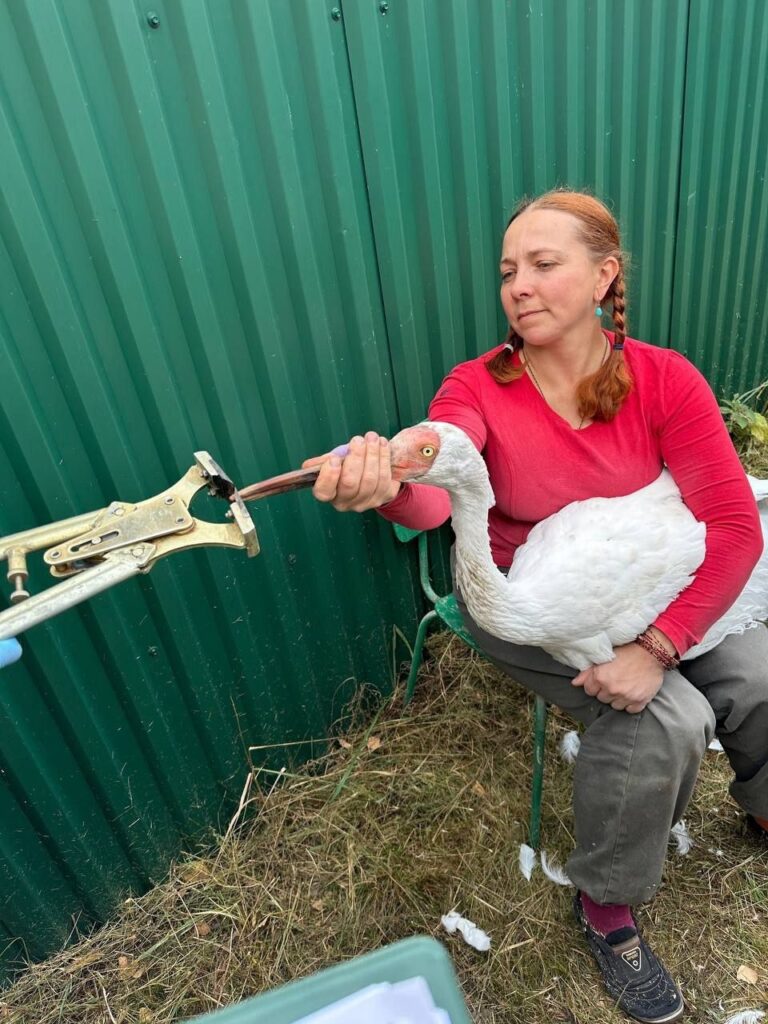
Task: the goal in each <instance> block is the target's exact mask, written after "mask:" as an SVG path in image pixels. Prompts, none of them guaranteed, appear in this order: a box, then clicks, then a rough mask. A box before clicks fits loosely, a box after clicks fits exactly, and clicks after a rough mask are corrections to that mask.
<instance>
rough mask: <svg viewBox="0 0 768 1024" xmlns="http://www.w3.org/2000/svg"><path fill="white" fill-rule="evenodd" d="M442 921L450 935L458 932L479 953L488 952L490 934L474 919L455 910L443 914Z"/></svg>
mask: <svg viewBox="0 0 768 1024" xmlns="http://www.w3.org/2000/svg"><path fill="white" fill-rule="evenodd" d="M440 923H441V924H442V926H443V928H445V930H446V931H447V932H448V934H449V935H453V934H455V933H456V932H458V933H459V935H461V937H462V939H464V941H465V942H466V943H467V945H468V946H472V948H473V949H476V950H477V951H478V952H479V953H487V952H488V950H489V949H490V948H491V939H490V936H489V935H488V934H487V933H486V932H484V931H483V929H482V928H478V927H477V925H476V924H475V922H474V921H469V920H467V918H466V917H462V916H461V915H460V914H457V913H456V911H455V910H452V911H451V912H450V913H448V914H443V916H442V917H441V918H440Z"/></svg>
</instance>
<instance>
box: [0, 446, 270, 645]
mask: <svg viewBox="0 0 768 1024" xmlns="http://www.w3.org/2000/svg"><path fill="white" fill-rule="evenodd" d="M204 488H207V489H208V490H209V491H210V493H211V494H213V495H214V496H216V497H219V498H223V499H224V500H225V501H226V502H227V513H226V515H227V518H228V519H230V522H225V523H211V522H207V521H206V520H200V519H196V518H194V517H193V516H192V515H191V514H190V512H189V505H190V503H191V501H192V499H193V498H194V497H195V495H196V494H197V492H198V491H200V490H202V489H204ZM211 546H212V547H230V548H240V549H242V550H244V551H245V552H246V554H247V555H248V556H249V557H252V556H253V555H256V554H258V551H259V542H258V538H257V536H256V527H255V526H254V524H253V520H252V519H251V516H250V514H249V512H248V510H247V509H246V507H245V505H244V503H243V502H242V501H241V499H240V496H239V494H238V492H237V489H236V487H235V485H234V484H233V483H232V481H231V480H230V478H229V477H228V476H227V474H226V473H225V472H224V471H223V470H222V469H221V467H220V466H219V465H218V463H217V462H216V461H215V460H214V459H213V458H212V457H211V456H210V455H209V453H208V452H195V465H194V466H192V467H191V468H190V469H189V470H188V471H187V472H186V473H185V474H184V476H183V477H182V478H181V480H179V481H178V483H176V484H174V485H173V486H172V487H169V488H168V489H167V490H165V491H162V492H161V493H160V494H158V495H156V496H155V497H154V498H147V499H146V500H145V501H141V502H138V503H135V504H130V503H126V502H119V501H113V502H112V504H111V505H109V506H108V507H107V508H103V509H98V510H97V511H95V512H88V513H86V514H85V515H80V516H72V517H71V518H69V519H62V520H60V521H59V522H56V523H50V524H49V525H47V526H40V527H36V528H35V529H32V530H26V531H23V532H21V533H15V534H12V535H11V536H9V537H4V538H2V539H0V558H5V559H7V561H8V579H9V580H10V581H11V583H12V584H13V587H14V590H13V591H12V593H11V601H12V602H13V605H14V606H13V607H12V608H8V609H6V610H5V611H3V612H0V640H4V639H7V638H8V637H11V636H17V635H18V634H19V633H23V632H24V631H25V630H27V629H29V628H30V627H31V626H36V625H37V624H38V623H40V622H44V621H45V620H46V619H49V618H51V617H52V616H54V615H58V614H59V613H60V612H63V611H66V610H67V609H68V608H72V607H74V605H76V604H80V603H81V602H82V601H87V600H88V599H89V598H91V597H93V596H94V595H95V594H99V593H101V591H103V590H107V589H108V588H109V587H113V586H114V585H115V584H117V583H122V581H123V580H127V579H129V578H130V577H131V576H137V575H138V574H139V573H148V572H149V571H150V570H151V569H152V568H153V567H154V565H155V564H156V563H157V562H158V561H159V560H160V559H161V558H165V557H166V556H167V555H171V554H173V553H174V552H176V551H185V550H187V549H189V548H197V547H211ZM43 548H45V549H46V550H45V553H44V556H43V558H44V561H45V562H46V563H47V564H48V565H49V566H50V571H51V575H52V576H54V577H55V578H56V579H60V580H62V582H60V583H58V584H57V585H56V586H53V587H49V588H48V589H47V590H45V591H43V593H41V594H37V595H36V596H35V597H30V596H29V594H28V593H27V591H26V590H25V589H24V586H25V583H26V579H27V575H28V573H27V564H26V559H27V555H28V554H30V553H32V552H34V551H39V550H41V549H43Z"/></svg>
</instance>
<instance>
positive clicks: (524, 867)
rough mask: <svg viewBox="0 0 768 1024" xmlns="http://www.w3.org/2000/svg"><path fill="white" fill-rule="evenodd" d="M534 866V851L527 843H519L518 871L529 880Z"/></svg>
mask: <svg viewBox="0 0 768 1024" xmlns="http://www.w3.org/2000/svg"><path fill="white" fill-rule="evenodd" d="M535 867H536V851H535V850H534V849H533V848H532V847H530V846H528V845H527V843H521V844H520V871H521V873H522V874H523V876H524V877H525V878H527V879H528V881H529V882H530V880H531V875H532V874H533V869H534V868H535Z"/></svg>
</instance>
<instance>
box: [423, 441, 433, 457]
mask: <svg viewBox="0 0 768 1024" xmlns="http://www.w3.org/2000/svg"><path fill="white" fill-rule="evenodd" d="M421 454H422V455H423V456H424V458H425V459H431V458H432V456H433V455H434V454H435V449H434V448H433V447H432V445H431V444H425V445H424V447H423V448H422V449H421Z"/></svg>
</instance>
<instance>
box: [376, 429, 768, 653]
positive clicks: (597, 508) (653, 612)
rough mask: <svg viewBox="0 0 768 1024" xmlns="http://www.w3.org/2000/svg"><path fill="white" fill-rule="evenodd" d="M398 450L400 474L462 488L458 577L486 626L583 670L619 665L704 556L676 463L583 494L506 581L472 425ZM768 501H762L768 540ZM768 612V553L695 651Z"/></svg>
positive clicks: (536, 535)
mask: <svg viewBox="0 0 768 1024" xmlns="http://www.w3.org/2000/svg"><path fill="white" fill-rule="evenodd" d="M390 449H391V457H392V467H393V476H394V477H395V478H396V479H399V480H403V481H413V482H419V483H425V484H433V485H435V486H438V487H442V488H444V489H445V490H446V491H448V493H449V494H450V497H451V509H452V525H453V531H454V534H455V535H456V551H455V554H456V583H457V586H458V588H459V590H460V591H461V593H462V595H463V597H464V600H465V601H466V604H467V608H468V609H469V612H470V614H471V615H472V618H473V619H474V620H475V622H477V624H478V625H479V626H481V627H482V628H483V629H484V630H485V631H486V632H488V633H491V634H492V635H493V636H497V637H499V638H500V639H502V640H508V641H510V642H512V643H516V644H531V645H535V646H538V647H542V648H543V649H544V650H546V651H548V652H549V653H550V654H551V655H552V656H553V657H554V658H556V659H557V660H558V661H560V662H562V663H564V664H566V665H571V666H573V667H574V668H577V669H584V668H588V667H589V666H590V665H595V664H601V663H603V662H607V661H611V660H613V658H614V653H613V648H614V647H618V646H620V645H621V644H626V643H629V642H630V641H631V640H633V639H634V638H635V637H636V636H637V635H638V633H642V632H643V630H644V629H646V628H647V627H648V626H649V625H650V623H652V622H653V621H654V619H656V617H657V616H658V615H659V614H660V612H662V611H663V610H664V609H665V608H666V607H667V606H668V605H669V604H670V603H671V602H672V601H673V600H674V599H675V597H677V595H678V594H679V593H680V592H681V591H682V590H683V589H684V588H685V587H686V586H688V584H689V583H690V582H691V581H692V579H693V576H694V573H695V572H696V569H697V568H698V567H699V565H700V564H701V562H702V560H703V558H704V553H705V535H706V527H705V525H704V524H703V523H700V522H698V521H697V520H696V519H695V518H694V516H693V513H692V512H691V511H690V509H688V507H687V506H686V505H685V503H684V502H683V500H682V497H681V495H680V491H679V489H678V487H677V485H676V484H675V482H674V480H673V479H672V476H671V474H670V473H669V472H668V471H667V470H664V471H662V473H661V474H660V476H659V477H658V479H657V480H655V481H654V482H653V483H652V484H649V485H648V486H647V487H643V488H642V489H641V490H639V491H635V492H633V493H632V494H628V495H626V496H625V497H618V498H590V499H588V500H586V501H575V502H572V503H571V504H570V505H566V506H565V508H563V509H561V510H560V511H559V512H556V513H555V514H554V515H552V516H549V517H548V518H547V519H545V520H543V521H542V522H540V523H538V524H537V525H536V526H534V528H533V529H532V530H531V532H530V533H529V535H528V538H527V539H526V541H525V543H524V544H522V545H521V546H520V547H519V548H518V549H517V551H516V553H515V558H514V562H513V564H512V567H511V569H510V570H509V574H508V575H507V577H506V578H505V577H504V576H503V575H502V574H501V573H499V571H498V569H497V568H496V566H495V564H494V562H493V558H492V556H491V546H490V541H489V537H488V509H489V508H490V507H492V506H493V505H494V503H495V498H494V495H493V490H492V488H491V485H490V482H489V480H488V470H487V468H486V464H485V461H484V460H483V458H482V456H481V455H480V453H479V452H478V451H477V449H476V448H475V446H474V445H473V444H472V442H471V441H470V439H469V438H468V437H467V435H466V434H465V433H464V431H462V430H460V429H459V428H458V427H455V426H453V425H451V424H448V423H439V422H430V421H425V422H423V423H420V424H418V425H417V426H415V427H409V428H408V429H406V430H403V431H401V432H400V433H399V434H397V435H396V436H395V437H394V438H392V440H391V442H390ZM750 481H751V482H752V486H753V490H754V491H755V496H756V497H757V498H758V500H760V499H765V498H766V497H768V481H761V480H755V479H754V478H750ZM765 506H768V502H767V501H762V506H761V523H762V528H763V535H764V538H766V539H768V507H765ZM628 522H635V523H641V524H642V532H641V534H639V535H637V536H634V535H632V534H629V533H628V532H627V531H626V529H625V528H624V525H623V524H625V523H628ZM766 618H768V552H766V551H765V550H764V552H763V555H762V557H761V559H760V562H759V564H758V565H757V567H756V568H755V570H754V571H753V573H752V576H751V577H750V579H749V581H748V582H747V584H746V586H745V587H744V589H743V591H742V592H741V594H740V596H739V597H738V598H737V600H736V601H735V602H734V604H733V605H732V606H731V607H730V608H729V609H728V611H727V612H726V613H725V614H724V615H723V616H722V617H721V618H720V619H718V621H717V622H715V623H714V625H713V626H711V627H710V629H709V630H708V631H707V634H706V635H705V637H704V638H703V639H702V641H701V643H700V644H697V645H696V646H695V647H693V648H691V650H690V651H688V652H687V653H686V655H685V657H686V658H693V657H696V656H697V655H699V654H703V653H705V651H708V650H710V649H711V648H712V647H715V646H716V645H717V644H718V643H719V642H720V641H721V640H722V639H723V638H724V637H725V636H727V635H728V634H729V633H738V632H743V631H744V630H745V629H748V628H750V626H753V625H755V624H756V623H757V622H758V621H761V620H763V619H766Z"/></svg>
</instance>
